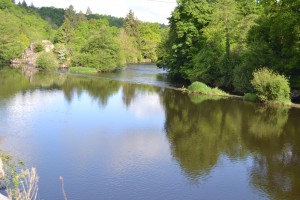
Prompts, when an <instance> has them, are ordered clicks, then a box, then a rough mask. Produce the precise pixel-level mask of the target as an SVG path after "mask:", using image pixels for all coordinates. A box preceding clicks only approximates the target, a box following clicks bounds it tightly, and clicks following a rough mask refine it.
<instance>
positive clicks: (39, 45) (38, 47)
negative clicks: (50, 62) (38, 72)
mask: <svg viewBox="0 0 300 200" xmlns="http://www.w3.org/2000/svg"><path fill="white" fill-rule="evenodd" d="M43 50H44V46H43V44H42V43H40V42H39V43H36V44H35V47H34V51H35V52H36V53H38V52H41V51H43Z"/></svg>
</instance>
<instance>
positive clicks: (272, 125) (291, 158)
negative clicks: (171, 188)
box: [163, 91, 300, 199]
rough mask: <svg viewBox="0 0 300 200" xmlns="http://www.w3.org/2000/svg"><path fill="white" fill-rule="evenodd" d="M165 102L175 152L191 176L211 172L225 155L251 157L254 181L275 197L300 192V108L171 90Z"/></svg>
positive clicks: (236, 159) (236, 158) (295, 195)
mask: <svg viewBox="0 0 300 200" xmlns="http://www.w3.org/2000/svg"><path fill="white" fill-rule="evenodd" d="M163 104H164V108H165V113H166V122H165V129H166V133H167V135H168V139H169V140H170V143H171V149H172V155H173V156H174V158H176V160H177V161H178V163H179V165H180V166H181V168H182V170H183V171H184V173H185V174H186V175H187V176H188V177H189V178H190V179H192V180H198V179H203V178H204V177H205V176H206V175H209V174H211V170H212V169H215V167H218V165H217V163H218V161H219V160H220V159H221V158H222V157H223V156H224V155H225V156H227V157H229V158H230V159H231V160H232V161H234V162H239V161H241V160H245V159H246V158H247V157H248V158H249V156H251V157H252V159H253V161H252V164H251V165H250V166H249V167H250V174H249V181H250V183H251V185H252V186H254V187H255V188H257V189H258V190H259V191H263V192H264V193H266V194H268V195H269V196H270V197H271V199H296V198H299V197H300V193H299V191H300V179H299V178H298V177H300V170H299V169H300V156H299V155H300V154H299V153H300V135H299V133H300V129H299V128H298V127H297V121H296V119H297V117H296V116H298V119H299V114H300V112H299V110H295V109H292V111H290V110H289V109H288V108H285V107H270V106H267V107H266V106H259V105H256V104H253V103H245V102H242V101H238V100H234V99H220V100H216V99H215V98H212V99H211V98H209V97H205V96H204V97H203V96H188V95H182V94H179V93H176V92H173V91H167V92H165V93H164V94H163ZM290 112H292V113H290Z"/></svg>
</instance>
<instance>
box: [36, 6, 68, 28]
mask: <svg viewBox="0 0 300 200" xmlns="http://www.w3.org/2000/svg"><path fill="white" fill-rule="evenodd" d="M35 10H36V12H37V13H38V14H39V15H40V16H41V17H42V18H43V19H44V20H46V21H47V22H48V23H49V24H50V25H51V26H52V28H54V29H58V27H60V26H61V25H62V24H63V22H64V15H65V10H64V9H62V8H54V7H41V8H35Z"/></svg>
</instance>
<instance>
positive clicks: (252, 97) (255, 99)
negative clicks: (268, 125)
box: [243, 93, 259, 102]
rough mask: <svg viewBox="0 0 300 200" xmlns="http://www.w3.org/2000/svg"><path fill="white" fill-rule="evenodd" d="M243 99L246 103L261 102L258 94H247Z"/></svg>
mask: <svg viewBox="0 0 300 200" xmlns="http://www.w3.org/2000/svg"><path fill="white" fill-rule="evenodd" d="M243 98H244V100H245V101H252V102H259V98H258V96H257V94H253V93H246V94H245V95H244V97H243Z"/></svg>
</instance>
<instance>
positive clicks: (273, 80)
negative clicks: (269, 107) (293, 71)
mask: <svg viewBox="0 0 300 200" xmlns="http://www.w3.org/2000/svg"><path fill="white" fill-rule="evenodd" d="M251 84H252V86H253V88H254V90H255V91H256V94H257V96H258V98H259V100H260V101H262V102H270V101H279V102H283V103H290V102H291V99H290V92H291V89H290V84H289V81H288V79H287V78H286V77H285V76H284V75H280V74H278V73H276V72H273V71H272V70H270V69H267V68H262V69H258V70H256V71H254V72H253V80H252V81H251Z"/></svg>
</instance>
